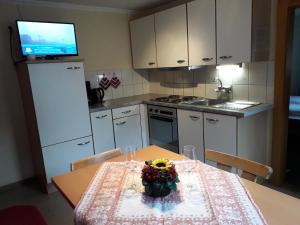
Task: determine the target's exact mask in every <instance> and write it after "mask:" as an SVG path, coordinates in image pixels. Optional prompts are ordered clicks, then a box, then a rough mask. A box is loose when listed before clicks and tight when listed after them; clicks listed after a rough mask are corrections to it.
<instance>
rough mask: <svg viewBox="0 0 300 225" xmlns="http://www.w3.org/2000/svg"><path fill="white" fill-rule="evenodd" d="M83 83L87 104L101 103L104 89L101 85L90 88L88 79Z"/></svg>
mask: <svg viewBox="0 0 300 225" xmlns="http://www.w3.org/2000/svg"><path fill="white" fill-rule="evenodd" d="M85 85H86V92H87V97H88V101H89V105H94V104H102V103H103V98H104V89H103V88H101V87H99V88H93V89H92V88H91V83H90V82H89V81H86V82H85Z"/></svg>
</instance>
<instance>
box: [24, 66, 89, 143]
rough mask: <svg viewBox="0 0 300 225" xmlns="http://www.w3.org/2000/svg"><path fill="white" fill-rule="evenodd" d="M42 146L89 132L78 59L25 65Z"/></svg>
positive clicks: (86, 134)
mask: <svg viewBox="0 0 300 225" xmlns="http://www.w3.org/2000/svg"><path fill="white" fill-rule="evenodd" d="M28 70H29V75H30V83H31V89H32V95H33V100H34V106H35V112H36V119H37V123H38V129H39V135H40V140H41V145H42V147H45V146H49V145H53V144H57V143H61V142H65V141H69V140H73V139H77V138H81V137H86V136H90V135H91V125H90V119H89V108H88V101H87V94H86V88H85V80H84V69H83V64H82V63H81V62H65V63H40V64H29V65H28Z"/></svg>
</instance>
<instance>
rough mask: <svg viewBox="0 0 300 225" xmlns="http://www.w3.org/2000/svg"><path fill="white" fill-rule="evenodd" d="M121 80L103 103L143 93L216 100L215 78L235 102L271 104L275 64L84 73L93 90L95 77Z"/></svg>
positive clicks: (111, 88) (109, 91)
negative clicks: (227, 90)
mask: <svg viewBox="0 0 300 225" xmlns="http://www.w3.org/2000/svg"><path fill="white" fill-rule="evenodd" d="M114 73H115V75H116V76H117V77H118V78H119V79H120V81H121V85H120V86H119V87H118V88H117V89H115V88H113V87H109V88H108V89H107V90H106V91H105V99H115V98H121V97H128V96H133V95H140V94H146V93H156V94H168V95H173V94H175V95H195V96H201V97H207V98H216V97H217V94H216V92H215V91H214V90H215V89H216V87H217V84H216V82H215V79H216V78H220V79H221V80H222V82H223V85H232V88H233V92H232V98H233V99H234V100H250V101H258V102H268V103H273V92H274V62H273V61H268V62H255V63H251V64H243V67H242V68H239V69H238V70H232V71H231V70H230V71H225V72H224V71H223V70H217V69H216V67H215V66H204V67H201V68H199V69H196V70H190V71H189V70H188V69H187V68H182V69H178V70H166V69H154V70H105V71H101V70H99V71H94V72H86V80H89V81H91V85H92V88H95V87H98V75H103V74H104V75H105V76H107V77H108V78H109V79H111V77H112V76H113V74H114Z"/></svg>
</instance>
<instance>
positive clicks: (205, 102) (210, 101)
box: [189, 98, 226, 106]
mask: <svg viewBox="0 0 300 225" xmlns="http://www.w3.org/2000/svg"><path fill="white" fill-rule="evenodd" d="M225 102H226V100H223V99H209V98H206V99H201V100H196V101H194V102H192V103H190V104H189V105H199V106H213V105H217V104H222V103H225Z"/></svg>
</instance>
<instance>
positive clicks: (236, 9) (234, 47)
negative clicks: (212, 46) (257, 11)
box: [216, 0, 252, 64]
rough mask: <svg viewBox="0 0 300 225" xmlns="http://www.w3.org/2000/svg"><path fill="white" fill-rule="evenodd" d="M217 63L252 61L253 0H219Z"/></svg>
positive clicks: (217, 2)
mask: <svg viewBox="0 0 300 225" xmlns="http://www.w3.org/2000/svg"><path fill="white" fill-rule="evenodd" d="M216 4H217V7H216V8H217V56H218V59H217V63H218V64H225V63H240V62H250V61H251V22H252V0H217V1H216Z"/></svg>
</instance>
